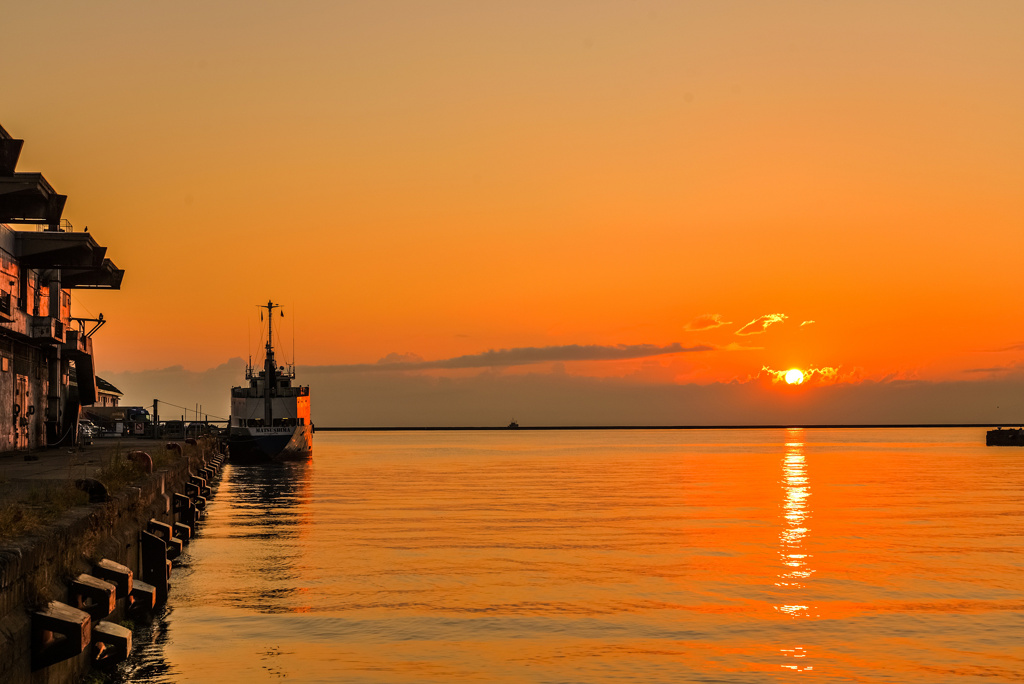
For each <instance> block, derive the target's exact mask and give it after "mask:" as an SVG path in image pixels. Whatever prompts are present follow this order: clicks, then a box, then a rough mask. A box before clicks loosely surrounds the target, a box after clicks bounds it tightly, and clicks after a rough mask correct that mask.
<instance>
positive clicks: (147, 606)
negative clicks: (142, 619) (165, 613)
mask: <svg viewBox="0 0 1024 684" xmlns="http://www.w3.org/2000/svg"><path fill="white" fill-rule="evenodd" d="M156 594H157V592H156V587H154V586H153V585H152V584H149V583H148V582H143V581H142V580H135V581H134V582H133V583H132V593H131V595H130V600H131V609H132V610H133V611H135V612H146V611H150V610H153V609H154V608H156Z"/></svg>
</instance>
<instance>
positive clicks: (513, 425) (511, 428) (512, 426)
mask: <svg viewBox="0 0 1024 684" xmlns="http://www.w3.org/2000/svg"><path fill="white" fill-rule="evenodd" d="M517 427H519V423H517V422H516V421H514V420H513V421H512V422H511V423H509V424H508V429H509V430H515V429H516V428H517Z"/></svg>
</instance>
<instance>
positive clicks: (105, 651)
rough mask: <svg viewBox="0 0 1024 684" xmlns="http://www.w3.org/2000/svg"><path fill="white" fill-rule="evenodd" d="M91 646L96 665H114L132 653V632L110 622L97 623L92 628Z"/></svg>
mask: <svg viewBox="0 0 1024 684" xmlns="http://www.w3.org/2000/svg"><path fill="white" fill-rule="evenodd" d="M92 645H93V648H94V649H95V650H94V659H95V661H96V664H97V665H116V664H117V663H120V662H122V661H124V660H126V659H127V658H128V654H129V653H131V652H132V632H131V630H129V629H127V628H126V627H122V626H121V625H115V624H114V623H112V622H99V623H97V624H95V625H93V628H92Z"/></svg>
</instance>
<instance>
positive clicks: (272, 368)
mask: <svg viewBox="0 0 1024 684" xmlns="http://www.w3.org/2000/svg"><path fill="white" fill-rule="evenodd" d="M260 308H261V309H266V310H267V355H266V358H265V359H264V360H263V378H264V380H263V424H264V425H266V426H267V427H273V425H274V411H273V406H272V403H271V397H272V396H273V395H276V394H277V362H276V361H275V360H274V309H279V308H281V305H280V304H274V302H273V301H270V300H267V303H266V304H263V305H261V306H260Z"/></svg>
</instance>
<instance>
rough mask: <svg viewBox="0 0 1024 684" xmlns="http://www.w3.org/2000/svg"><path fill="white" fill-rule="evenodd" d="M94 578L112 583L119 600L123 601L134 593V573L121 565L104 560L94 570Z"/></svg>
mask: <svg viewBox="0 0 1024 684" xmlns="http://www.w3.org/2000/svg"><path fill="white" fill-rule="evenodd" d="M92 574H93V577H98V578H99V579H101V580H103V581H104V582H110V583H111V584H113V585H114V588H115V589H116V590H117V598H118V599H123V598H127V597H129V596H131V593H132V582H133V579H134V578H133V577H132V571H131V570H129V569H128V568H127V567H125V566H123V565H121V564H120V563H115V562H114V561H112V560H108V559H106V558H104V559H103V560H101V561H100V562H99V563H97V564H96V565H94V566H93V568H92Z"/></svg>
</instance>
